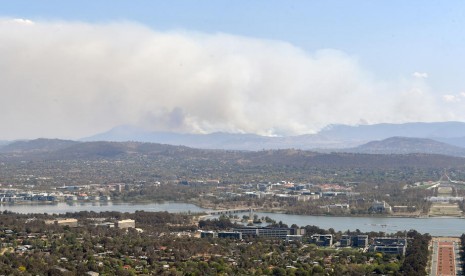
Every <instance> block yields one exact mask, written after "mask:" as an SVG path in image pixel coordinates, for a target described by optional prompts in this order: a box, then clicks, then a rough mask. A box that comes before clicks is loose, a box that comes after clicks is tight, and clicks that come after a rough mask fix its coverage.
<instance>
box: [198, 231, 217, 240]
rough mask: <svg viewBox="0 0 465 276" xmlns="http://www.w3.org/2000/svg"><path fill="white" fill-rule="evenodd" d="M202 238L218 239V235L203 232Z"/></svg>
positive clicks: (211, 232)
mask: <svg viewBox="0 0 465 276" xmlns="http://www.w3.org/2000/svg"><path fill="white" fill-rule="evenodd" d="M200 237H201V238H202V239H205V238H217V237H218V233H216V232H214V231H201V232H200Z"/></svg>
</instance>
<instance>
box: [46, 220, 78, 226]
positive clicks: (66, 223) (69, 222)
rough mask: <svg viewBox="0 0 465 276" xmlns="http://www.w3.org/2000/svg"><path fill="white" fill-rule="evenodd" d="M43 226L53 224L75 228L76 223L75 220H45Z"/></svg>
mask: <svg viewBox="0 0 465 276" xmlns="http://www.w3.org/2000/svg"><path fill="white" fill-rule="evenodd" d="M45 224H55V225H59V226H69V227H77V226H78V221H77V219H73V218H70V219H55V220H53V219H52V220H46V221H45Z"/></svg>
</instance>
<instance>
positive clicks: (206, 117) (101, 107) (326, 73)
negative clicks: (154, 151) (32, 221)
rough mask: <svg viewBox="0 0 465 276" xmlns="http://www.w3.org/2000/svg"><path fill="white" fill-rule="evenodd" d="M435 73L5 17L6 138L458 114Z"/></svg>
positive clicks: (293, 128) (280, 128) (266, 130)
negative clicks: (441, 96) (430, 80)
mask: <svg viewBox="0 0 465 276" xmlns="http://www.w3.org/2000/svg"><path fill="white" fill-rule="evenodd" d="M425 76H426V75H425ZM425 81H426V80H425V78H414V77H411V78H410V79H407V80H403V81H399V82H396V83H387V82H383V81H379V80H376V79H375V78H374V77H373V76H371V75H370V74H369V73H368V72H366V71H364V70H363V69H362V68H361V66H360V65H359V64H358V63H357V60H356V59H354V58H352V57H350V56H348V55H346V54H344V53H343V52H340V51H336V50H320V51H317V52H314V53H308V52H305V51H303V50H301V49H299V48H297V47H295V46H293V45H291V44H289V43H285V42H280V41H268V40H260V39H253V38H245V37H240V36H233V35H228V34H202V33H195V32H185V31H169V32H157V31H154V30H152V29H149V28H147V27H145V26H142V25H139V24H135V23H130V22H120V23H111V24H86V23H73V22H32V21H29V20H18V19H1V20H0V91H1V99H2V100H1V102H0V133H2V135H1V136H0V138H1V139H15V138H35V137H39V136H40V137H64V138H79V137H83V136H87V135H91V134H94V133H96V132H101V131H104V130H107V129H109V128H112V127H114V126H117V125H123V124H130V125H138V126H142V127H144V128H146V129H150V130H163V131H175V132H194V133H208V132H214V131H227V132H243V133H257V134H262V135H295V134H302V133H312V132H315V131H318V130H319V129H320V128H322V127H324V126H326V125H327V124H332V123H341V124H358V123H379V122H407V121H440V120H447V119H453V116H452V115H450V114H446V113H444V112H441V109H440V106H438V104H437V103H436V98H435V97H434V95H433V93H431V91H429V89H428V87H427V85H426V82H425ZM426 110H427V112H425V111H426Z"/></svg>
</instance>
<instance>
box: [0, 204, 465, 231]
mask: <svg viewBox="0 0 465 276" xmlns="http://www.w3.org/2000/svg"><path fill="white" fill-rule="evenodd" d="M4 210H8V211H12V212H16V213H22V214H27V213H49V214H52V213H55V214H64V213H67V212H79V211H94V212H101V211H117V212H129V213H133V212H135V211H137V210H144V211H148V212H160V211H167V212H170V213H182V212H189V211H190V212H193V213H195V212H202V211H208V209H205V208H201V207H198V206H196V205H193V204H189V203H178V202H164V203H120V202H73V203H67V202H59V203H55V204H16V205H0V211H4ZM244 214H248V213H244ZM256 214H257V215H258V216H259V217H260V218H261V217H264V216H268V217H270V218H272V219H274V220H276V221H277V222H279V221H282V222H283V223H286V224H288V225H289V226H290V225H292V224H297V225H299V226H305V225H316V226H318V227H320V228H323V229H329V228H333V229H334V230H336V231H346V230H348V229H349V230H351V231H354V230H356V229H359V230H360V231H362V232H369V231H377V232H378V231H382V232H387V233H395V232H397V231H404V230H410V229H415V230H417V231H418V232H421V233H430V234H431V235H433V236H460V235H461V234H462V233H464V232H465V219H461V218H381V217H329V216H303V215H288V214H276V213H256ZM237 215H238V216H239V217H241V216H242V215H243V214H237Z"/></svg>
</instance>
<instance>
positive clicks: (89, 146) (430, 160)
mask: <svg viewBox="0 0 465 276" xmlns="http://www.w3.org/2000/svg"><path fill="white" fill-rule="evenodd" d="M32 144H34V145H36V146H35V147H30V146H29V145H31V143H25V144H24V143H21V144H20V145H28V147H23V148H22V150H21V149H19V147H18V148H16V149H14V151H9V152H1V153H0V161H1V162H11V161H12V162H18V161H21V162H22V161H34V162H49V161H51V162H54V161H60V162H61V161H66V160H72V161H76V160H81V161H88V160H89V161H96V160H99V161H104V163H106V162H108V161H110V162H111V161H122V160H126V161H131V160H132V161H136V160H137V162H139V161H140V160H152V161H154V160H156V162H158V163H159V164H163V166H165V167H168V168H175V167H176V168H185V167H190V166H195V167H196V168H202V169H206V168H208V169H212V168H216V167H218V166H220V167H222V168H229V169H230V168H236V169H244V168H245V169H250V170H252V171H253V170H260V168H261V167H266V168H268V169H269V168H276V169H283V168H287V169H290V170H292V168H300V169H302V168H304V169H308V170H314V169H315V168H322V169H328V168H365V169H374V168H376V169H395V168H403V167H415V168H420V167H421V168H432V167H437V168H447V167H463V165H464V164H465V158H461V157H455V156H446V155H437V154H424V153H414V154H362V153H347V152H333V153H318V152H314V151H304V150H295V149H285V150H260V151H231V150H206V149H194V148H188V147H184V146H172V145H162V144H155V143H142V142H73V141H64V140H46V139H40V140H39V141H37V140H34V141H33V143H32ZM39 144H41V145H42V146H43V148H40V147H39V146H38V145H39ZM17 145H18V144H17Z"/></svg>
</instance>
